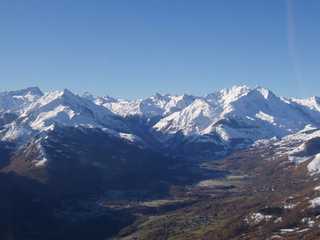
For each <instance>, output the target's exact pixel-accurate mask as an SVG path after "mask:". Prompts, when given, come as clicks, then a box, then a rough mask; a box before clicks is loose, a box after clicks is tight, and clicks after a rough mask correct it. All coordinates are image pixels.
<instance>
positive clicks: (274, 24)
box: [0, 0, 320, 98]
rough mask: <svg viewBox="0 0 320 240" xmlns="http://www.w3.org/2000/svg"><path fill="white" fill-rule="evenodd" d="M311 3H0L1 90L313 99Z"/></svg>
mask: <svg viewBox="0 0 320 240" xmlns="http://www.w3.org/2000/svg"><path fill="white" fill-rule="evenodd" d="M319 11H320V1H318V0H308V1H300V0H241V1H239V0H199V1H194V0H136V1H133V0H91V1H87V0H77V1H73V0H55V1H43V0H28V1H24V0H19V1H18V0H0V77H1V78H0V79H1V87H0V88H1V89H2V90H7V89H18V88H23V87H26V86H35V85H36V86H39V87H40V88H42V89H43V90H51V89H62V88H69V89H71V90H73V91H76V92H79V93H81V92H83V91H86V90H88V91H90V92H92V93H94V94H98V95H105V94H109V95H112V96H119V97H125V98H135V97H145V96H149V95H151V94H153V93H155V92H160V93H167V92H169V93H193V94H198V95H202V94H205V93H209V92H212V91H214V90H215V89H220V88H224V87H230V86H232V85H234V84H248V85H250V86H256V85H260V86H265V87H268V88H270V89H272V90H274V91H275V92H276V93H278V94H280V95H287V96H299V97H304V96H309V95H320V92H319V90H320V81H319V70H320V48H319V42H320V41H319V40H320V39H319V38H320V28H319V23H320V14H319Z"/></svg>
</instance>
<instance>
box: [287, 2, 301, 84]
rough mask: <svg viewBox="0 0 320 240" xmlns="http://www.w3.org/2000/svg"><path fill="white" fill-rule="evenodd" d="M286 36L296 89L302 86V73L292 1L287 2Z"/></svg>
mask: <svg viewBox="0 0 320 240" xmlns="http://www.w3.org/2000/svg"><path fill="white" fill-rule="evenodd" d="M287 34H288V52H289V57H290V59H291V64H292V68H293V74H294V78H295V81H296V83H297V84H298V86H297V87H298V88H299V89H301V88H300V87H301V86H303V84H302V73H301V68H300V59H299V54H298V51H297V46H296V24H295V16H294V0H287Z"/></svg>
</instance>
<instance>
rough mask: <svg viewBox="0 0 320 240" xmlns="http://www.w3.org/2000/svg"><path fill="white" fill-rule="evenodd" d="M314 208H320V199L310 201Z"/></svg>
mask: <svg viewBox="0 0 320 240" xmlns="http://www.w3.org/2000/svg"><path fill="white" fill-rule="evenodd" d="M309 202H310V204H311V207H312V208H316V207H319V206H320V197H316V198H314V199H312V200H310V201H309Z"/></svg>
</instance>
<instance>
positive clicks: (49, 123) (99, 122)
mask: <svg viewBox="0 0 320 240" xmlns="http://www.w3.org/2000/svg"><path fill="white" fill-rule="evenodd" d="M319 103H320V101H319V98H317V97H311V98H308V99H294V98H292V99H291V98H283V97H278V96H276V95H275V94H274V93H273V92H272V91H270V90H269V89H266V88H262V87H256V88H250V87H248V86H233V87H231V88H229V89H223V90H220V91H216V92H213V93H211V94H208V95H207V96H203V97H198V96H192V95H186V94H184V95H170V94H166V95H161V94H156V95H154V96H151V97H149V98H146V99H137V100H132V101H130V100H121V99H116V98H112V97H108V96H107V97H95V96H93V95H91V94H90V93H85V94H83V95H82V96H80V95H77V94H74V93H72V92H71V91H69V90H63V91H52V92H48V93H46V94H43V93H42V92H41V91H40V90H39V89H38V88H27V89H23V90H19V91H11V92H3V93H0V113H1V112H2V113H6V114H7V115H8V114H16V118H15V117H12V116H11V115H10V117H8V116H7V115H4V114H1V115H0V117H1V118H2V119H1V121H0V125H2V127H1V130H0V136H1V139H2V140H15V139H17V138H20V137H22V136H27V135H30V134H31V133H41V132H46V131H50V130H52V129H53V128H54V127H55V126H56V125H58V126H68V127H78V126H81V127H87V128H99V129H105V131H106V132H109V133H113V134H114V135H117V136H126V137H127V138H128V136H130V137H129V138H130V139H131V140H132V139H139V142H141V141H142V139H146V133H147V134H148V135H149V136H150V137H152V138H155V139H157V140H158V141H159V142H164V141H168V140H169V139H171V138H173V139H174V138H175V137H176V136H181V135H182V136H185V137H186V138H188V139H189V140H190V141H193V142H195V141H198V142H199V143H201V144H202V143H204V142H215V143H219V144H225V143H230V142H234V141H235V140H236V141H237V142H240V143H243V142H246V143H250V142H251V143H253V142H254V141H256V140H260V139H268V138H272V137H277V138H281V137H284V136H286V135H289V134H293V133H296V132H298V131H301V130H302V129H304V128H305V126H306V125H311V126H315V127H320V104H319ZM132 116H135V117H138V118H141V119H152V121H149V122H148V124H149V125H148V124H147V125H144V126H143V127H142V128H143V129H142V130H143V132H144V134H143V136H139V134H138V136H136V130H137V127H136V126H132V124H133V123H132V122H130V124H128V123H129V122H128V121H129V119H130V117H132ZM1 123H2V124H1ZM129 125H130V127H129ZM133 129H135V130H133ZM139 129H140V130H139V131H138V132H140V133H141V126H140V125H139ZM127 134H129V135H127ZM150 137H147V139H150ZM146 141H148V140H146Z"/></svg>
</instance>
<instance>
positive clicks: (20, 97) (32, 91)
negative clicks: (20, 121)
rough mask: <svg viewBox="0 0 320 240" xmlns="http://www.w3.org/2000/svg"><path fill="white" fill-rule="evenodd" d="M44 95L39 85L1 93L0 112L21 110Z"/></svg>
mask: <svg viewBox="0 0 320 240" xmlns="http://www.w3.org/2000/svg"><path fill="white" fill-rule="evenodd" d="M41 96H43V93H42V92H41V90H40V89H39V88H37V87H30V88H25V89H21V90H16V91H6V92H1V93H0V112H3V111H12V112H20V111H22V110H23V109H24V108H25V107H27V106H28V105H29V104H31V103H32V102H34V101H36V100H37V99H38V98H40V97H41Z"/></svg>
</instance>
